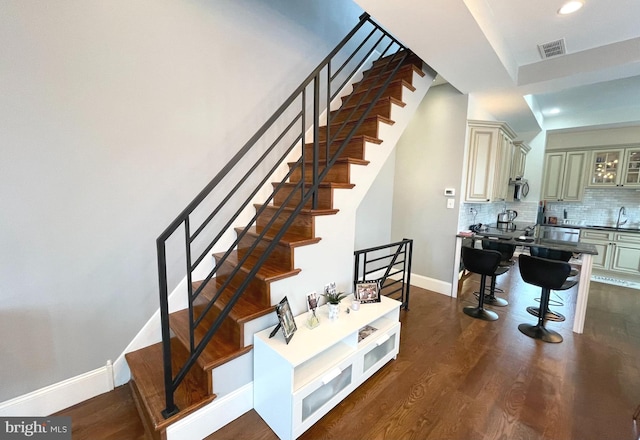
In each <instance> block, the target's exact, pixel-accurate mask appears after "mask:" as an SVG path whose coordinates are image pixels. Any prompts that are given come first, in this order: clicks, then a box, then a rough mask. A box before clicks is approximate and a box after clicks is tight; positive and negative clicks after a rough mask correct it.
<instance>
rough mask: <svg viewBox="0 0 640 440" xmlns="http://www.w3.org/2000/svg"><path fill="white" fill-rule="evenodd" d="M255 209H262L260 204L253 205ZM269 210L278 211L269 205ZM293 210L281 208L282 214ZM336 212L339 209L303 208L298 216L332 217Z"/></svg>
mask: <svg viewBox="0 0 640 440" xmlns="http://www.w3.org/2000/svg"><path fill="white" fill-rule="evenodd" d="M253 206H255V207H256V209H260V208H261V207H262V204H260V203H254V205H253ZM269 208H272V209H279V207H278V206H273V205H269ZM294 210H295V208H291V207H288V206H285V207H283V208H282V211H283V212H286V211H288V212H292V211H294ZM338 212H340V210H339V209H307V208H303V209H302V210H301V211H300V214H302V215H312V216H316V215H333V214H337V213H338Z"/></svg>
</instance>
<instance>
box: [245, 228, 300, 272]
mask: <svg viewBox="0 0 640 440" xmlns="http://www.w3.org/2000/svg"><path fill="white" fill-rule="evenodd" d="M255 241H256V237H254V236H253V235H249V234H246V235H245V236H244V237H242V239H240V243H238V256H239V257H240V258H244V256H245V255H246V254H247V253H249V249H250V248H251V246H253V244H254V243H255ZM270 244H271V240H260V241H259V242H258V244H257V246H256V248H255V249H254V250H253V252H251V253H250V254H251V255H252V256H253V257H255V258H259V257H260V256H261V255H262V254H264V253H265V252H266V250H267V247H268V246H269V245H270ZM267 262H268V263H269V264H271V265H273V266H277V267H282V268H283V269H284V270H285V271H290V270H292V269H293V250H292V249H291V248H290V247H289V246H285V245H281V244H277V245H276V247H275V248H274V250H273V251H272V252H271V253H270V254H269V256H268V257H267Z"/></svg>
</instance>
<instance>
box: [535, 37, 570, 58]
mask: <svg viewBox="0 0 640 440" xmlns="http://www.w3.org/2000/svg"><path fill="white" fill-rule="evenodd" d="M538 50H539V51H540V56H541V57H542V59H547V58H551V57H555V56H558V55H564V54H565V53H566V51H565V48H564V38H562V39H560V40H556V41H550V42H548V43H544V44H538Z"/></svg>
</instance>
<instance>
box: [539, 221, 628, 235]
mask: <svg viewBox="0 0 640 440" xmlns="http://www.w3.org/2000/svg"><path fill="white" fill-rule="evenodd" d="M542 226H549V227H552V228H572V229H597V230H600V231H616V232H636V233H640V226H626V225H622V226H620V227H619V228H616V227H615V226H606V225H576V224H572V223H558V224H555V225H553V224H550V223H545V224H543V225H542Z"/></svg>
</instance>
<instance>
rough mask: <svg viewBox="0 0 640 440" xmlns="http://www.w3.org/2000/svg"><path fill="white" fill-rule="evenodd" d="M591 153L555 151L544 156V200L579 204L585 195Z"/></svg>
mask: <svg viewBox="0 0 640 440" xmlns="http://www.w3.org/2000/svg"><path fill="white" fill-rule="evenodd" d="M588 157H589V152H587V151H554V152H548V153H545V155H544V175H543V178H542V200H547V201H565V202H577V201H580V200H582V197H583V195H584V188H585V182H584V173H585V166H586V163H587V158H588Z"/></svg>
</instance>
